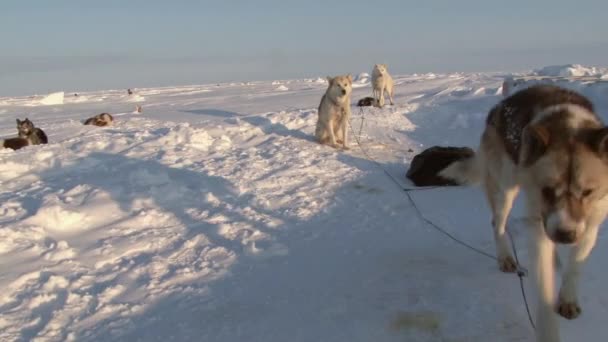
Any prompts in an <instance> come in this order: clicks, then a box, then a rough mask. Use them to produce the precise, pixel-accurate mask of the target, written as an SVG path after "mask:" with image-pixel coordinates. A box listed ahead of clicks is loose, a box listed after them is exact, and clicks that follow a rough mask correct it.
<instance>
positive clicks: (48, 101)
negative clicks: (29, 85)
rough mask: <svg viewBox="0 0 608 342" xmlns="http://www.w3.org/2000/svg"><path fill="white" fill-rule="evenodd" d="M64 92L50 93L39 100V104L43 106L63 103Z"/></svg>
mask: <svg viewBox="0 0 608 342" xmlns="http://www.w3.org/2000/svg"><path fill="white" fill-rule="evenodd" d="M63 98H64V93H63V92H62V91H60V92H57V93H52V94H49V95H47V96H45V97H44V98H42V99H41V100H40V104H41V105H43V106H53V105H62V104H63Z"/></svg>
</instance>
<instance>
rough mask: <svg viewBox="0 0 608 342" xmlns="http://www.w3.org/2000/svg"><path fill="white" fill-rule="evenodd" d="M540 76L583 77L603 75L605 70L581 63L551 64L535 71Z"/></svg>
mask: <svg viewBox="0 0 608 342" xmlns="http://www.w3.org/2000/svg"><path fill="white" fill-rule="evenodd" d="M535 74H536V75H538V76H549V77H581V76H602V74H603V70H601V69H598V68H596V67H586V66H582V65H580V64H566V65H550V66H546V67H543V68H541V69H538V70H536V71H535Z"/></svg>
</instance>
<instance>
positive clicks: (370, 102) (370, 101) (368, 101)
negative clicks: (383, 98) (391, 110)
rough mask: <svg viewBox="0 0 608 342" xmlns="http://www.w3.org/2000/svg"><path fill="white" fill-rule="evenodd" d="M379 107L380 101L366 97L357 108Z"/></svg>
mask: <svg viewBox="0 0 608 342" xmlns="http://www.w3.org/2000/svg"><path fill="white" fill-rule="evenodd" d="M371 106H374V107H378V101H377V100H376V99H375V98H373V97H369V96H368V97H364V98H362V99H361V100H359V102H357V107H371Z"/></svg>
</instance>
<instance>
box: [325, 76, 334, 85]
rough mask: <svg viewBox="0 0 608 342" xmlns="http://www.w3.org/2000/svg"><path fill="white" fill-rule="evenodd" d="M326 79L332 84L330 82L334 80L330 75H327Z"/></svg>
mask: <svg viewBox="0 0 608 342" xmlns="http://www.w3.org/2000/svg"><path fill="white" fill-rule="evenodd" d="M326 79H327V83H329V84H332V82H333V81H334V78H333V77H331V76H327V77H326Z"/></svg>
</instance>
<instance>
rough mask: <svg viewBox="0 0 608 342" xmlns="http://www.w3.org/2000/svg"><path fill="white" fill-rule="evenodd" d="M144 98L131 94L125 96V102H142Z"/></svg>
mask: <svg viewBox="0 0 608 342" xmlns="http://www.w3.org/2000/svg"><path fill="white" fill-rule="evenodd" d="M144 101H146V98H145V97H143V96H141V95H131V96H129V97H128V98H127V102H144Z"/></svg>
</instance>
